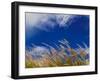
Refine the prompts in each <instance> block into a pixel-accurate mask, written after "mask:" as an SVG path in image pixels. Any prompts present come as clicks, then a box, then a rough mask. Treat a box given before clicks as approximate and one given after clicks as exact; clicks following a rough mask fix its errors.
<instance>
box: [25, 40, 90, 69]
mask: <svg viewBox="0 0 100 81" xmlns="http://www.w3.org/2000/svg"><path fill="white" fill-rule="evenodd" d="M59 42H60V44H59V46H57V47H58V49H59V50H57V49H55V48H54V47H52V46H50V45H48V44H45V43H44V45H46V46H48V47H49V49H50V50H49V52H48V53H47V52H44V54H41V55H40V57H36V58H35V56H32V54H31V53H34V50H31V51H28V50H27V51H26V54H25V55H26V56H25V67H26V68H35V67H59V66H80V65H88V64H89V48H82V47H81V46H78V48H77V49H73V48H71V46H70V45H69V44H68V42H67V41H66V40H65V39H64V40H63V41H59ZM85 47H86V45H85ZM34 48H35V47H33V48H32V49H34ZM66 51H67V52H68V53H69V54H68V53H67V52H66ZM87 56H88V58H86V57H87Z"/></svg>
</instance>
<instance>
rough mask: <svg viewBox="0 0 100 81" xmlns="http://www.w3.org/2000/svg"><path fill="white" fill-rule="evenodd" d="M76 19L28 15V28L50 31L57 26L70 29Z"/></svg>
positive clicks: (50, 15) (65, 16)
mask: <svg viewBox="0 0 100 81" xmlns="http://www.w3.org/2000/svg"><path fill="white" fill-rule="evenodd" d="M74 18H75V16H73V15H61V14H41V13H26V25H27V27H37V28H39V29H41V30H45V31H49V30H50V29H53V28H54V27H55V25H56V24H58V25H59V27H68V25H69V22H72V21H73V20H74Z"/></svg>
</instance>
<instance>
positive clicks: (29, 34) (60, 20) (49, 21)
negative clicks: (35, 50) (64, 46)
mask: <svg viewBox="0 0 100 81" xmlns="http://www.w3.org/2000/svg"><path fill="white" fill-rule="evenodd" d="M25 19H26V20H25V45H26V48H29V47H31V46H32V44H35V45H38V46H42V43H47V44H49V45H51V46H53V47H56V46H55V44H57V45H59V42H58V41H59V40H63V39H66V40H67V41H68V42H69V44H70V46H71V47H72V48H77V44H79V45H81V46H83V42H84V43H85V44H86V45H87V46H88V47H89V16H88V15H72V14H71V15H70V14H52V13H28V12H26V13H25Z"/></svg>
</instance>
